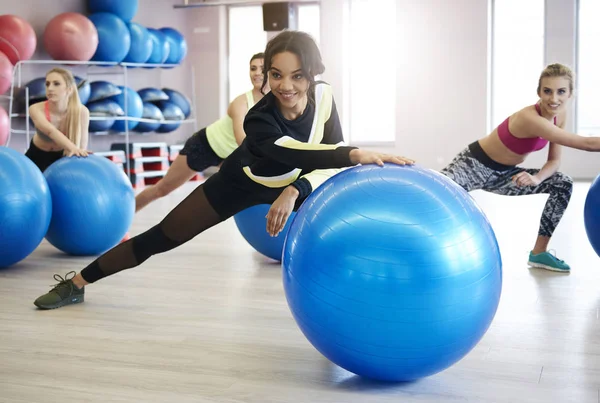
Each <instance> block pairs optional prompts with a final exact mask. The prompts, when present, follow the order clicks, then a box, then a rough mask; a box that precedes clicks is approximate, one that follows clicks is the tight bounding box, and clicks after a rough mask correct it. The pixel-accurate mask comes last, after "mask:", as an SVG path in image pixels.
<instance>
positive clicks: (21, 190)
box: [0, 147, 52, 267]
mask: <svg viewBox="0 0 600 403" xmlns="http://www.w3.org/2000/svg"><path fill="white" fill-rule="evenodd" d="M51 215H52V199H51V198H50V190H49V189H48V184H47V183H46V179H44V175H42V172H41V171H40V170H39V169H38V167H37V166H35V164H34V163H33V162H31V160H30V159H29V158H27V157H26V156H24V155H23V154H21V153H19V152H17V151H15V150H13V149H12V148H8V147H0V267H8V266H10V265H12V264H15V263H17V262H20V261H21V260H23V259H25V258H26V257H27V256H29V254H30V253H31V252H33V251H34V250H35V248H37V246H38V245H39V244H40V242H42V240H43V239H44V235H46V231H47V230H48V225H49V224H50V216H51Z"/></svg>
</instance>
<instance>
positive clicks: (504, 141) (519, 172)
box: [442, 64, 600, 272]
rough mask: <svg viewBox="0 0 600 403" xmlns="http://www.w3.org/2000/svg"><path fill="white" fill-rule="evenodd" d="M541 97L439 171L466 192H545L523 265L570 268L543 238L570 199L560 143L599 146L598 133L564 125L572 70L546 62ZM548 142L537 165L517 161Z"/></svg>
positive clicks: (582, 147)
mask: <svg viewBox="0 0 600 403" xmlns="http://www.w3.org/2000/svg"><path fill="white" fill-rule="evenodd" d="M537 92H538V96H539V97H540V100H539V101H538V102H537V103H536V104H535V105H530V106H527V107H525V108H523V109H521V110H520V111H518V112H516V113H514V114H513V115H511V116H510V117H509V118H507V119H506V120H505V121H504V122H502V123H501V124H500V125H499V126H498V127H497V128H496V129H494V131H492V133H490V134H489V135H488V136H486V137H484V138H482V139H479V140H478V141H475V142H473V143H471V144H470V145H469V146H468V147H467V148H465V149H464V150H463V151H462V152H461V153H460V154H458V155H457V156H456V157H455V158H454V159H453V160H452V162H451V163H450V164H449V165H448V166H447V167H445V168H444V169H443V170H442V173H443V174H444V175H446V176H448V177H449V178H451V179H453V180H454V181H455V182H456V183H458V184H459V185H460V186H462V187H463V188H464V189H465V190H466V191H471V190H475V189H482V190H485V191H489V192H493V193H497V194H501V195H506V196H521V195H530V194H540V193H544V194H548V195H549V197H548V200H547V202H546V205H545V207H544V211H543V213H542V218H541V220H540V227H539V231H538V237H537V239H536V242H535V246H534V247H533V249H532V250H531V252H530V253H529V261H528V264H529V265H530V266H532V267H537V268H542V269H546V270H552V271H558V272H569V271H570V267H569V265H568V264H566V263H565V262H564V261H563V260H560V259H558V258H557V257H556V256H554V255H553V254H551V253H549V252H548V250H547V249H548V243H549V242H550V238H551V236H552V234H553V232H554V230H555V229H556V226H557V225H558V223H559V222H560V219H561V218H562V216H563V213H564V212H565V209H566V208H567V205H568V204H569V200H570V198H571V193H572V190H573V180H572V179H571V178H570V177H569V176H567V175H565V174H563V173H561V172H558V167H559V166H560V157H561V145H562V146H567V147H572V148H577V149H580V150H586V151H600V138H593V137H583V136H579V135H577V134H574V133H569V132H567V131H565V130H564V125H565V121H566V114H567V106H568V103H569V101H570V100H571V97H572V94H573V72H572V71H571V69H569V67H567V66H564V65H562V64H550V65H548V66H546V68H545V69H544V70H543V71H542V73H541V75H540V78H539V81H538V91H537ZM547 144H549V147H548V160H547V161H546V163H545V164H544V166H543V167H542V168H541V169H529V168H528V169H526V168H521V167H519V166H518V165H519V164H521V163H523V162H524V161H525V159H526V158H527V156H528V155H529V154H530V153H532V152H534V151H539V150H541V149H543V148H544V147H545V146H546V145H547Z"/></svg>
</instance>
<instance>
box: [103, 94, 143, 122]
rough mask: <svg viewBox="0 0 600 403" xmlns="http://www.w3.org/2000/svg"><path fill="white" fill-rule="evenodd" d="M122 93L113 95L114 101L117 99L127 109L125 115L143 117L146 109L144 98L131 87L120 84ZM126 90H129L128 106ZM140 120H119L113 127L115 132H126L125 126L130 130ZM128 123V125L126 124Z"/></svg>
mask: <svg viewBox="0 0 600 403" xmlns="http://www.w3.org/2000/svg"><path fill="white" fill-rule="evenodd" d="M119 88H120V89H121V91H122V93H121V94H119V95H116V96H114V97H112V98H111V99H112V100H113V101H116V102H117V103H118V104H119V105H120V106H121V108H123V110H124V111H125V115H126V116H128V117H131V118H141V117H142V112H143V110H144V103H143V102H142V98H140V96H139V95H138V93H137V92H135V91H134V90H133V89H132V88H130V87H123V86H121V85H120V86H119ZM125 91H127V106H125ZM138 123H139V122H137V121H134V120H128V121H125V120H117V121H116V122H115V123H114V124H113V125H112V127H111V129H112V130H114V131H115V132H125V127H127V129H128V130H133V128H134V127H136V126H137V124H138ZM126 125H127V126H126Z"/></svg>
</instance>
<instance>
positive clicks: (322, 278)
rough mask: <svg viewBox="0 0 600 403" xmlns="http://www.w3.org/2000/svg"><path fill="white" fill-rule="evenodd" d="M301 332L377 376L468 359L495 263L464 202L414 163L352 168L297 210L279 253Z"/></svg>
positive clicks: (476, 211) (496, 273)
mask: <svg viewBox="0 0 600 403" xmlns="http://www.w3.org/2000/svg"><path fill="white" fill-rule="evenodd" d="M282 266H283V284H284V290H285V294H286V298H287V301H288V304H289V307H290V309H291V312H292V314H293V317H294V318H295V320H296V322H297V323H298V325H299V327H300V329H301V330H302V332H303V333H304V335H305V336H306V337H307V339H308V340H309V341H310V342H311V343H312V344H313V346H314V347H315V348H316V349H317V350H319V351H320V352H321V353H322V354H323V355H324V356H325V357H327V358H328V359H329V360H330V361H332V362H333V363H335V364H337V365H339V366H340V367H342V368H345V369H346V370H348V371H350V372H353V373H355V374H358V375H360V376H364V377H367V378H372V379H377V380H384V381H410V380H415V379H418V378H422V377H425V376H429V375H432V374H435V373H437V372H439V371H442V370H444V369H445V368H448V367H450V366H451V365H452V364H454V363H456V362H457V361H458V360H460V359H461V358H463V357H464V356H465V355H466V354H467V353H468V352H469V351H471V349H472V348H473V347H474V346H475V345H476V344H477V343H478V342H479V340H480V339H481V338H482V337H483V335H484V334H485V332H486V331H487V329H488V327H489V326H490V324H491V322H492V319H493V318H494V315H495V313H496V309H497V307H498V303H499V300H500V293H501V288H502V261H501V256H500V251H499V248H498V244H497V241H496V237H495V234H494V232H493V230H492V227H491V226H490V223H489V222H488V220H487V218H486V217H485V215H484V213H483V212H482V211H481V210H480V208H479V207H478V206H477V205H476V204H475V202H474V200H473V199H472V198H471V196H470V195H469V194H468V193H467V192H465V191H464V190H463V189H462V188H460V187H459V186H458V185H456V184H455V183H454V182H452V181H451V180H450V179H448V178H447V177H445V176H443V175H441V174H439V173H438V172H435V171H432V170H428V169H423V168H420V167H418V166H399V165H394V164H386V165H385V166H384V167H379V166H376V165H364V166H359V167H354V168H350V169H347V170H344V171H342V172H340V173H339V174H337V175H335V176H333V177H332V178H330V179H328V180H327V181H326V182H325V183H323V184H322V185H321V186H319V187H318V188H317V189H316V190H315V191H314V192H313V193H312V194H311V195H310V196H309V197H308V198H307V199H306V201H305V202H304V203H303V205H302V206H301V207H300V209H299V210H298V213H297V214H296V218H295V220H294V222H293V223H292V225H291V227H290V229H289V233H288V236H287V238H286V242H285V245H284V251H283V261H282Z"/></svg>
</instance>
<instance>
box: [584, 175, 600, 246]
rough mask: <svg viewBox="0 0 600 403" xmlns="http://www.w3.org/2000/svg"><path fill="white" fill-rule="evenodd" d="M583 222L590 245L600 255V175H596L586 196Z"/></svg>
mask: <svg viewBox="0 0 600 403" xmlns="http://www.w3.org/2000/svg"><path fill="white" fill-rule="evenodd" d="M583 222H584V225H585V232H586V234H587V237H588V240H589V241H590V245H592V248H594V252H596V254H597V255H598V256H600V175H598V176H596V179H594V181H593V182H592V184H591V186H590V188H589V189H588V193H587V196H586V197H585V205H584V208H583Z"/></svg>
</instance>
